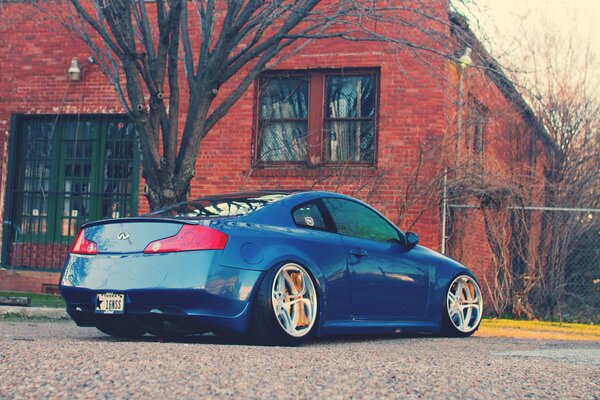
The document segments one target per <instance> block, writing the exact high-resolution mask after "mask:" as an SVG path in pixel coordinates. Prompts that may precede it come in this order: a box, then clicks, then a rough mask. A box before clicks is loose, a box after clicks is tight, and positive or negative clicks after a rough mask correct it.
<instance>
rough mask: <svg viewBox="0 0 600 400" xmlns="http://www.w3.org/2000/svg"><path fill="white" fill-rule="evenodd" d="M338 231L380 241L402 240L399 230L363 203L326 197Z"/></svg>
mask: <svg viewBox="0 0 600 400" xmlns="http://www.w3.org/2000/svg"><path fill="white" fill-rule="evenodd" d="M323 202H324V203H325V206H326V207H327V209H328V210H329V213H330V214H331V218H332V219H333V222H334V223H335V226H336V228H337V231H338V233H340V234H341V235H348V236H353V237H358V238H362V239H369V240H376V241H378V242H389V241H400V236H399V234H398V230H397V229H396V228H394V227H393V226H392V225H391V224H390V223H389V222H387V221H386V220H385V219H383V218H381V217H380V216H379V215H378V214H377V213H375V212H374V211H373V210H370V209H369V208H367V207H365V206H363V205H362V204H359V203H356V202H354V201H351V200H345V199H336V198H330V199H324V200H323Z"/></svg>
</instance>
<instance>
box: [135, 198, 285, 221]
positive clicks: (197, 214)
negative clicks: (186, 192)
mask: <svg viewBox="0 0 600 400" xmlns="http://www.w3.org/2000/svg"><path fill="white" fill-rule="evenodd" d="M287 196H289V194H284V193H268V194H265V193H246V194H244V193H241V194H235V195H230V196H226V197H224V196H223V197H206V198H202V199H196V200H190V201H186V202H185V203H179V204H175V205H173V206H170V207H167V208H163V209H160V210H156V211H153V212H151V213H148V214H146V216H147V217H163V218H164V217H167V218H216V217H237V216H241V215H245V214H248V213H250V212H252V211H256V210H258V209H260V208H263V207H264V206H266V205H267V204H270V203H273V202H275V201H278V200H281V199H283V198H285V197H287Z"/></svg>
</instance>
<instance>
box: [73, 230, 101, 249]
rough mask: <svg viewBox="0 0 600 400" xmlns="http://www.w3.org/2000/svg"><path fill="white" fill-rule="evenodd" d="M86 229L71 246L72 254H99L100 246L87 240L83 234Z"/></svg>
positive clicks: (81, 231) (80, 232)
mask: <svg viewBox="0 0 600 400" xmlns="http://www.w3.org/2000/svg"><path fill="white" fill-rule="evenodd" d="M83 231H84V229H81V230H80V231H79V233H78V234H77V237H76V238H75V242H73V246H71V251H70V252H71V253H74V254H90V255H91V254H98V246H97V245H96V243H94V242H92V241H91V240H87V239H86V238H85V235H84V233H83Z"/></svg>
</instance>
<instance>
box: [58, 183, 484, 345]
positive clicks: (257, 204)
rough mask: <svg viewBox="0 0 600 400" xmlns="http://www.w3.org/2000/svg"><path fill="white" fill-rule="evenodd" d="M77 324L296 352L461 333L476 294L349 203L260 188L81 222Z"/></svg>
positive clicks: (69, 277)
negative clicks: (368, 338) (309, 345)
mask: <svg viewBox="0 0 600 400" xmlns="http://www.w3.org/2000/svg"><path fill="white" fill-rule="evenodd" d="M60 291H61V293H62V295H63V297H64V299H65V301H66V304H67V311H68V313H69V315H70V316H71V317H72V318H73V320H74V321H75V322H76V323H77V325H79V326H95V327H97V328H98V329H99V330H101V331H102V332H104V333H107V334H109V335H114V336H119V337H136V336H142V335H144V334H146V333H150V334H154V335H161V336H166V335H181V334H200V333H205V332H213V333H216V334H239V335H250V336H251V337H252V338H254V339H255V340H257V341H259V342H262V343H268V344H279V345H297V344H300V343H302V342H304V341H305V340H306V339H308V338H310V337H311V336H315V335H316V336H322V335H337V334H349V333H351V334H358V333H382V334H384V333H400V332H402V333H404V332H429V333H434V334H441V335H446V336H459V337H464V336H469V335H471V334H473V333H474V332H475V331H476V330H477V328H478V327H479V322H480V320H481V315H482V311H483V302H482V296H481V290H480V287H479V284H478V282H477V279H476V278H475V276H474V275H473V273H472V272H471V271H470V270H469V269H467V268H466V267H465V266H463V265H461V264H460V263H458V262H456V261H454V260H452V259H450V258H447V257H445V256H443V255H441V254H439V253H436V252H434V251H432V250H429V249H427V248H425V247H422V246H419V245H418V237H417V235H416V234H414V233H412V232H407V233H404V232H402V231H400V230H399V229H398V228H397V227H396V226H395V225H394V224H393V223H391V222H390V221H389V220H388V219H387V218H386V217H384V216H383V215H382V214H381V213H379V212H378V211H376V210H375V209H373V208H372V207H370V206H368V205H367V204H365V203H363V202H361V201H359V200H357V199H354V198H352V197H348V196H344V195H340V194H337V193H329V192H316V191H298V192H285V191H259V192H251V193H234V194H227V195H219V196H211V197H204V198H200V199H197V200H191V201H188V202H184V203H180V204H176V205H174V206H171V207H166V208H164V209H160V210H158V211H155V212H152V213H149V214H146V215H144V216H141V217H136V218H122V219H113V220H105V221H97V222H92V223H88V224H85V225H83V227H82V228H81V231H80V232H79V233H78V236H77V238H76V239H75V242H74V244H73V246H72V248H71V251H70V255H69V257H68V259H67V262H66V264H65V268H64V271H63V273H62V276H61V278H60Z"/></svg>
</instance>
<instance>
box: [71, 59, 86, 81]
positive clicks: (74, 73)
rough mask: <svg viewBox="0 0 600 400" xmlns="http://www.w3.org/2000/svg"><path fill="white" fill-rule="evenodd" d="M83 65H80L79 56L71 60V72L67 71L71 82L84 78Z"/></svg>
mask: <svg viewBox="0 0 600 400" xmlns="http://www.w3.org/2000/svg"><path fill="white" fill-rule="evenodd" d="M82 75H83V74H82V72H81V65H79V61H77V58H73V59H72V60H71V66H70V67H69V72H68V73H67V78H68V79H69V81H71V82H79V81H80V80H81V78H82Z"/></svg>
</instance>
